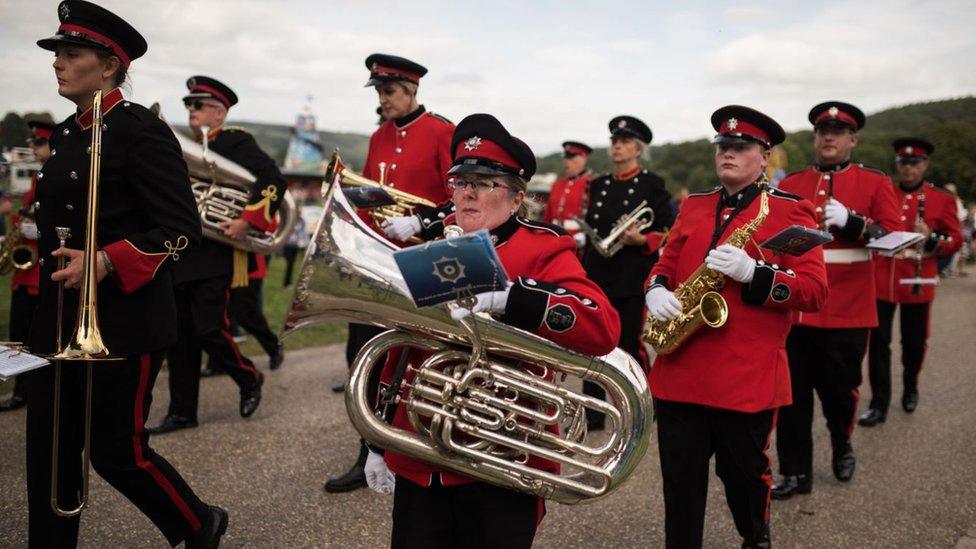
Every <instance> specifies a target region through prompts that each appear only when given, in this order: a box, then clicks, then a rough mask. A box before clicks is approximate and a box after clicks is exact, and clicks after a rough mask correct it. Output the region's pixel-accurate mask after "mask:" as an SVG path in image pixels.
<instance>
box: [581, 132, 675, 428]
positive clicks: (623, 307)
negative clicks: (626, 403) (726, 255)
mask: <svg viewBox="0 0 976 549" xmlns="http://www.w3.org/2000/svg"><path fill="white" fill-rule="evenodd" d="M652 137H653V134H652V133H651V129H650V128H649V127H647V124H645V123H644V122H642V121H640V120H638V119H637V118H634V117H633V116H617V117H615V118H614V119H613V120H611V121H610V159H611V160H612V161H613V173H612V174H606V175H603V176H601V177H598V178H596V179H594V180H593V181H592V182H590V187H589V198H588V204H587V210H586V223H587V224H589V225H590V227H592V228H593V229H594V230H595V231H596V232H597V234H599V235H600V236H606V235H607V234H609V233H610V231H611V229H612V228H613V226H614V223H616V222H617V220H619V219H620V218H621V217H623V216H625V215H627V214H629V213H631V212H632V211H633V210H634V209H635V208H636V207H637V205H638V204H640V202H641V201H646V202H647V206H649V207H650V208H651V209H653V210H654V223H653V224H652V225H651V227H650V228H648V229H645V230H644V232H643V233H642V232H641V231H639V230H638V229H637V228H636V227H631V228H630V229H628V230H627V232H626V233H624V235H623V237H621V240H622V242H623V243H624V244H625V246H624V247H623V249H621V250H620V251H619V252H617V254H616V255H614V256H612V257H604V256H602V255H600V254H599V253H597V252H596V250H595V249H594V248H593V246H592V243H590V245H589V246H587V248H586V250H585V251H584V252H583V266H584V267H585V268H586V275H587V276H588V277H590V279H592V280H593V281H594V282H596V283H597V284H599V285H600V287H601V288H603V290H604V291H605V292H606V293H607V296H609V297H610V302H611V304H612V305H613V307H614V308H615V309H616V310H617V312H618V313H620V341H619V342H618V343H617V346H618V347H620V348H621V349H623V350H625V351H627V352H628V353H630V355H631V356H633V357H634V358H635V359H637V361H638V362H639V363H640V364H642V365H643V366H644V368H645V369H646V368H647V366H648V362H647V360H648V359H647V354H646V353H645V352H644V348H643V345H642V343H641V330H642V329H643V327H644V299H643V294H644V290H643V284H644V279H646V278H647V273H649V272H650V270H651V267H652V266H653V265H654V262H655V261H657V258H658V250H659V248H660V247H661V242H662V241H663V239H664V234H665V232H666V231H667V229H668V227H670V226H671V223H672V222H673V221H674V215H673V213H672V211H671V205H670V202H671V195H670V194H669V193H668V191H667V190H665V188H664V180H663V179H661V178H660V177H658V175H657V174H655V173H653V172H651V171H649V170H647V169H645V168H642V167H641V165H640V163H639V159H640V158H641V157H642V156H646V151H647V148H648V147H649V146H650V144H651V139H652ZM583 392H584V393H586V394H588V395H591V396H595V397H597V398H604V396H605V395H604V391H603V389H602V388H601V387H599V386H597V385H596V384H595V383H591V382H589V381H585V382H584V383H583ZM586 413H587V423H588V425H589V428H590V429H593V430H599V429H603V425H604V419H605V418H604V417H603V414H600V413H599V412H593V411H591V410H587V411H586Z"/></svg>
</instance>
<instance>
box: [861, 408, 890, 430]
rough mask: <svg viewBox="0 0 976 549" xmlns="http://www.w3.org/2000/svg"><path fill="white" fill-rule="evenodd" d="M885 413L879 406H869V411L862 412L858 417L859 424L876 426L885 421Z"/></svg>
mask: <svg viewBox="0 0 976 549" xmlns="http://www.w3.org/2000/svg"><path fill="white" fill-rule="evenodd" d="M885 418H886V416H885V413H884V412H882V411H881V410H878V409H877V408H868V411H866V412H864V413H863V414H861V417H860V418H858V420H857V424H858V425H863V426H864V427H874V426H875V425H877V424H879V423H884V422H885Z"/></svg>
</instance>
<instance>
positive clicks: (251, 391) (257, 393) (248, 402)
mask: <svg viewBox="0 0 976 549" xmlns="http://www.w3.org/2000/svg"><path fill="white" fill-rule="evenodd" d="M262 385H264V374H262V373H261V372H258V380H257V381H256V382H254V384H253V385H251V386H249V387H247V388H244V389H241V417H251V414H253V413H254V411H255V410H257V409H258V404H261V386H262Z"/></svg>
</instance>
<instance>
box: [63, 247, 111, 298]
mask: <svg viewBox="0 0 976 549" xmlns="http://www.w3.org/2000/svg"><path fill="white" fill-rule="evenodd" d="M51 255H53V256H54V257H60V256H64V258H65V260H66V263H65V266H64V268H63V269H61V270H60V271H55V272H54V274H52V275H51V280H53V281H55V282H59V281H61V280H63V281H64V287H65V288H78V287H79V286H81V279H82V277H83V276H84V269H83V267H84V265H85V252H83V251H82V250H74V249H71V248H58V249H57V250H54V251H53V252H51ZM106 274H108V271H106V270H105V265H104V264H103V263H102V261H101V258H100V257H99V255H98V254H95V281H96V282H101V281H102V279H103V278H105V275H106Z"/></svg>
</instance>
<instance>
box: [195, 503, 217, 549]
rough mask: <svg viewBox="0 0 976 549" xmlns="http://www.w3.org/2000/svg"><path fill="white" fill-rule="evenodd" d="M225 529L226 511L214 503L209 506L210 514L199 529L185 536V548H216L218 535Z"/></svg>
mask: <svg viewBox="0 0 976 549" xmlns="http://www.w3.org/2000/svg"><path fill="white" fill-rule="evenodd" d="M226 531H227V511H224V510H223V509H221V508H220V507H217V506H216V505H211V506H210V516H209V517H207V522H205V523H204V524H203V526H201V527H200V531H198V532H197V533H195V534H193V536H191V537H189V538H187V540H186V545H185V547H186V549H216V548H217V547H219V546H220V537H221V536H223V535H224V532H226Z"/></svg>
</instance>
